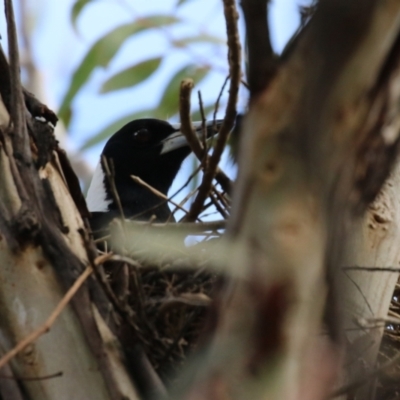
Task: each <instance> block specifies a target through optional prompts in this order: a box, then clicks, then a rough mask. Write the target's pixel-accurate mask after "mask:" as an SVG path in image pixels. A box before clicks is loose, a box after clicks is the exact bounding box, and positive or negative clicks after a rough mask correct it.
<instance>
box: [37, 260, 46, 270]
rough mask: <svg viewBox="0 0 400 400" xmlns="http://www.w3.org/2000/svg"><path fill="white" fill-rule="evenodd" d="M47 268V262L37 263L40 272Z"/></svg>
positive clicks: (40, 261)
mask: <svg viewBox="0 0 400 400" xmlns="http://www.w3.org/2000/svg"><path fill="white" fill-rule="evenodd" d="M45 266H46V262H45V261H44V260H39V261H36V267H37V269H39V270H42V269H43V268H44V267H45Z"/></svg>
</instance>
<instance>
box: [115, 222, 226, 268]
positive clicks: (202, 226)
mask: <svg viewBox="0 0 400 400" xmlns="http://www.w3.org/2000/svg"><path fill="white" fill-rule="evenodd" d="M144 225H148V224H147V222H145V221H132V220H127V221H126V227H127V228H128V229H129V226H134V227H143V226H144ZM151 228H154V229H171V230H174V231H175V230H176V231H181V230H182V231H190V232H205V231H215V230H219V229H225V228H226V221H225V220H220V221H210V222H187V223H185V224H176V223H156V224H152V225H151ZM114 257H116V256H114ZM121 260H122V259H121ZM127 262H128V261H127Z"/></svg>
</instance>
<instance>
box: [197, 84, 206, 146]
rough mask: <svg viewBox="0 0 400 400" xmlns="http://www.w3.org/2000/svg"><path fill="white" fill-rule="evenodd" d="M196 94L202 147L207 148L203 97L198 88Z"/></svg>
mask: <svg viewBox="0 0 400 400" xmlns="http://www.w3.org/2000/svg"><path fill="white" fill-rule="evenodd" d="M197 96H198V98H199V108H200V115H201V141H202V144H203V149H206V148H207V127H206V115H205V114H204V106H203V99H202V97H201V92H200V90H198V91H197Z"/></svg>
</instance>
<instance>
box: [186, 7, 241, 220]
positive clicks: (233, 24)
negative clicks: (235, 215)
mask: <svg viewBox="0 0 400 400" xmlns="http://www.w3.org/2000/svg"><path fill="white" fill-rule="evenodd" d="M224 14H225V20H226V28H227V33H228V48H229V53H228V58H229V76H230V78H231V79H230V87H229V97H228V104H227V107H226V111H225V118H224V121H223V123H222V126H221V129H220V131H219V135H218V137H217V142H216V145H215V148H214V151H213V153H212V155H211V157H210V158H209V161H208V164H207V169H206V171H205V172H204V175H203V180H202V182H201V185H200V187H199V191H198V193H197V196H196V198H195V200H194V202H193V203H192V206H191V207H190V210H189V213H188V214H187V216H186V218H185V221H194V220H195V219H196V218H197V217H198V215H199V214H200V213H201V210H202V208H203V205H204V201H205V200H206V198H207V197H208V195H209V194H210V191H211V185H212V181H213V179H214V176H215V173H216V171H217V167H218V163H219V160H220V158H221V155H222V152H223V151H224V149H225V144H226V141H227V139H228V135H229V132H230V131H231V130H232V127H233V125H234V123H235V118H236V103H237V98H238V92H239V85H240V78H241V76H240V74H241V72H240V52H241V47H240V41H239V33H238V28H237V19H238V13H237V10H236V6H235V1H234V0H224Z"/></svg>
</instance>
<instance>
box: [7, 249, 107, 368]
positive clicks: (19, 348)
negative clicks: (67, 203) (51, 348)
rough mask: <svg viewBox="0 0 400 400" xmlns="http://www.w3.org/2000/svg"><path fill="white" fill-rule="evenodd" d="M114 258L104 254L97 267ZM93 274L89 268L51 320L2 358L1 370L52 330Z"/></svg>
mask: <svg viewBox="0 0 400 400" xmlns="http://www.w3.org/2000/svg"><path fill="white" fill-rule="evenodd" d="M111 257H112V253H108V254H104V255H102V256H99V257H97V258H96V259H95V260H94V263H95V265H99V264H102V263H103V262H105V261H107V260H108V259H110V258H111ZM92 272H93V269H92V267H90V266H89V267H87V268H86V269H85V270H84V271H83V272H82V274H81V275H80V276H79V278H78V279H77V280H76V281H75V282H74V284H73V285H72V286H71V287H70V288H69V290H68V291H67V293H65V295H64V297H63V298H62V299H61V301H60V302H59V303H58V305H57V307H56V308H55V309H54V311H53V312H52V313H51V314H50V316H49V318H47V320H46V321H45V322H44V324H42V325H41V326H40V327H39V328H38V329H36V330H35V331H33V332H32V333H31V334H30V335H28V336H27V337H26V338H25V339H23V340H21V341H20V342H19V343H18V344H17V345H16V346H15V347H14V348H13V349H11V350H10V351H9V352H7V353H6V354H5V355H4V356H3V357H1V358H0V368H2V367H3V366H4V365H5V364H7V363H8V362H9V361H10V360H11V359H12V358H14V357H15V356H16V355H17V354H18V353H19V352H20V351H22V350H23V349H25V347H26V346H28V345H29V344H31V343H32V342H34V341H35V340H36V339H38V338H39V337H40V336H42V335H43V334H44V333H46V332H48V331H49V330H50V328H51V326H52V325H53V324H54V322H55V321H56V319H57V318H58V317H59V315H60V314H61V312H62V311H63V310H64V308H65V307H66V306H67V304H68V303H69V302H70V300H71V299H72V297H73V296H74V295H75V293H76V292H77V291H78V290H79V288H80V287H81V286H82V285H83V283H84V282H85V280H86V279H87V278H88V277H89V276H90V274H91V273H92Z"/></svg>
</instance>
